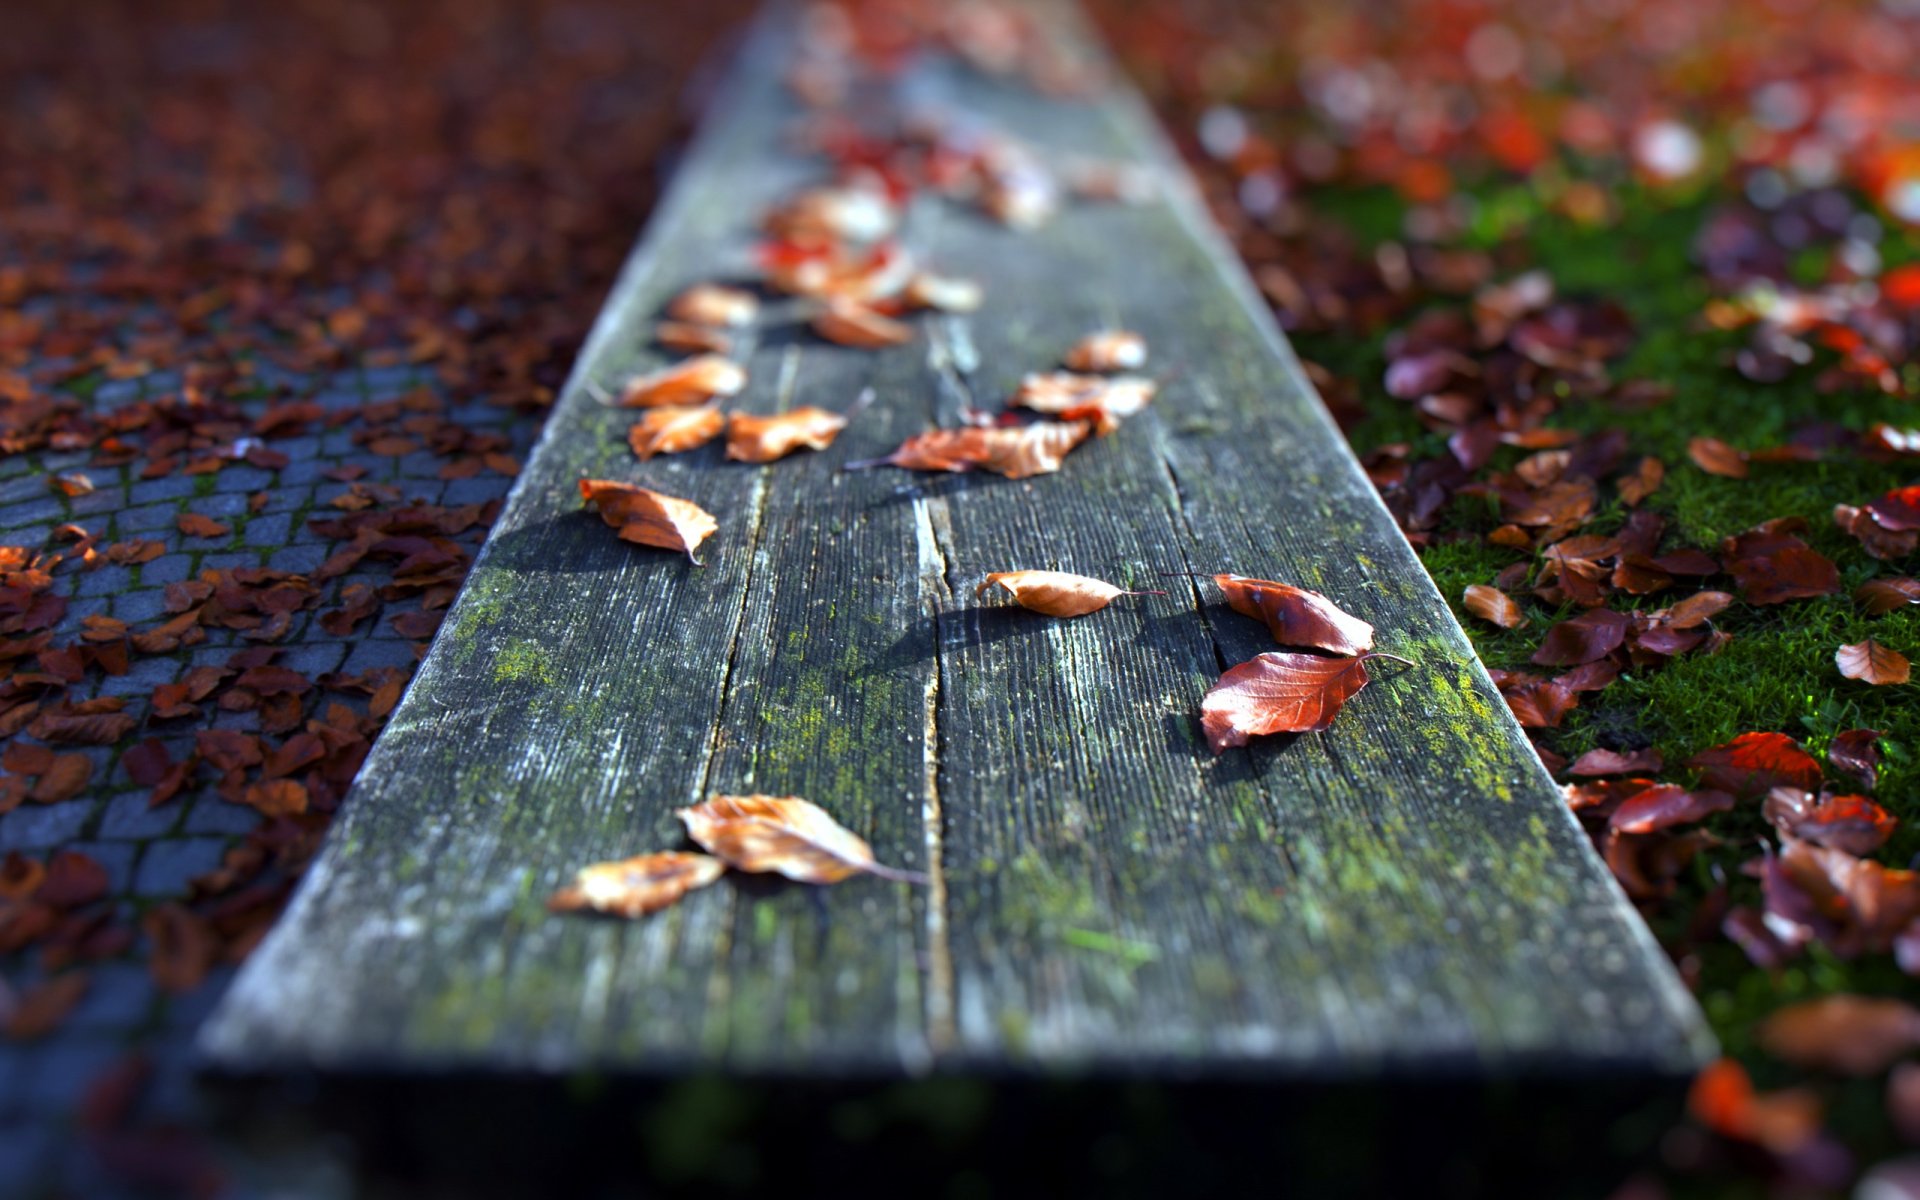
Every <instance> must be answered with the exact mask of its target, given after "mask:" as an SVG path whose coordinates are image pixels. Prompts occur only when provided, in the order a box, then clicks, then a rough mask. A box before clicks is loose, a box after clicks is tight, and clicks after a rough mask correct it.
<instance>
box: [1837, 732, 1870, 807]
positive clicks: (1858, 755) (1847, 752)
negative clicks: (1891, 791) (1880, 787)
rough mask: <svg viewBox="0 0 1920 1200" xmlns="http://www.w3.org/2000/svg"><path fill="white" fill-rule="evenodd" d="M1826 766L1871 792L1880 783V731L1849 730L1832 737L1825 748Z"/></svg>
mask: <svg viewBox="0 0 1920 1200" xmlns="http://www.w3.org/2000/svg"><path fill="white" fill-rule="evenodd" d="M1827 765H1828V766H1831V767H1832V768H1833V769H1834V770H1836V771H1839V772H1840V773H1841V774H1843V775H1846V776H1848V777H1850V778H1853V779H1857V780H1859V781H1860V786H1861V787H1863V788H1865V789H1866V790H1868V791H1869V792H1870V791H1872V790H1873V789H1874V786H1875V785H1876V784H1878V783H1879V781H1880V731H1879V730H1878V729H1849V730H1847V731H1846V732H1844V733H1840V734H1836V735H1834V739H1833V744H1832V745H1830V746H1828V747H1827Z"/></svg>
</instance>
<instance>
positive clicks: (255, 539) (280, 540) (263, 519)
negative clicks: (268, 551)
mask: <svg viewBox="0 0 1920 1200" xmlns="http://www.w3.org/2000/svg"><path fill="white" fill-rule="evenodd" d="M292 536H293V514H291V513H280V514H277V515H262V516H257V517H255V518H253V519H252V520H251V521H248V522H247V531H246V539H245V540H246V543H247V545H249V546H261V547H270V548H276V549H277V548H279V547H282V546H285V545H286V544H287V542H288V540H289V539H290V538H291V537H292Z"/></svg>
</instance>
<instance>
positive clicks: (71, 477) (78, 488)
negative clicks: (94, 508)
mask: <svg viewBox="0 0 1920 1200" xmlns="http://www.w3.org/2000/svg"><path fill="white" fill-rule="evenodd" d="M47 486H48V487H49V488H51V489H52V490H54V491H56V492H59V493H60V494H61V495H62V496H65V497H67V498H68V499H72V498H73V497H75V496H85V495H89V494H91V493H92V492H93V480H92V479H91V478H89V477H88V476H85V475H82V474H80V473H79V472H77V471H75V472H72V473H69V474H65V475H49V476H47Z"/></svg>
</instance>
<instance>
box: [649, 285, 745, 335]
mask: <svg viewBox="0 0 1920 1200" xmlns="http://www.w3.org/2000/svg"><path fill="white" fill-rule="evenodd" d="M759 311H760V301H759V299H758V298H757V297H756V296H754V294H753V293H752V292H749V291H745V290H743V289H741V288H731V287H724V286H722V285H720V284H717V283H696V284H694V285H693V286H692V287H690V288H688V289H687V290H686V291H684V292H681V293H680V294H679V295H678V296H675V297H674V298H673V299H672V300H670V301H668V302H667V315H668V316H669V317H672V318H673V319H674V320H676V321H686V322H688V323H689V324H693V325H715V326H720V327H723V328H727V329H742V328H745V327H746V326H748V325H751V324H753V318H754V317H755V316H756V315H757V314H758V313H759Z"/></svg>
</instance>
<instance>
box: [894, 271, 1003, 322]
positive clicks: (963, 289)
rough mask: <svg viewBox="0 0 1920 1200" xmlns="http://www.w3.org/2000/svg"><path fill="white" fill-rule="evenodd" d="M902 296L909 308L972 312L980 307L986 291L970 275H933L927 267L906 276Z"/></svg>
mask: <svg viewBox="0 0 1920 1200" xmlns="http://www.w3.org/2000/svg"><path fill="white" fill-rule="evenodd" d="M900 298H901V299H902V300H904V301H906V303H907V306H908V307H909V308H930V309H933V310H935V311H936V312H950V313H969V312H974V311H975V310H977V309H978V308H979V307H980V304H981V301H982V300H984V299H985V292H984V291H983V290H982V288H981V287H980V285H979V284H978V283H975V282H974V281H973V280H971V279H957V278H954V277H952V276H947V275H934V274H930V273H928V272H926V271H921V272H918V273H916V274H915V275H914V276H913V278H911V279H909V280H907V286H906V289H905V290H904V291H903V292H901V294H900Z"/></svg>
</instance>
